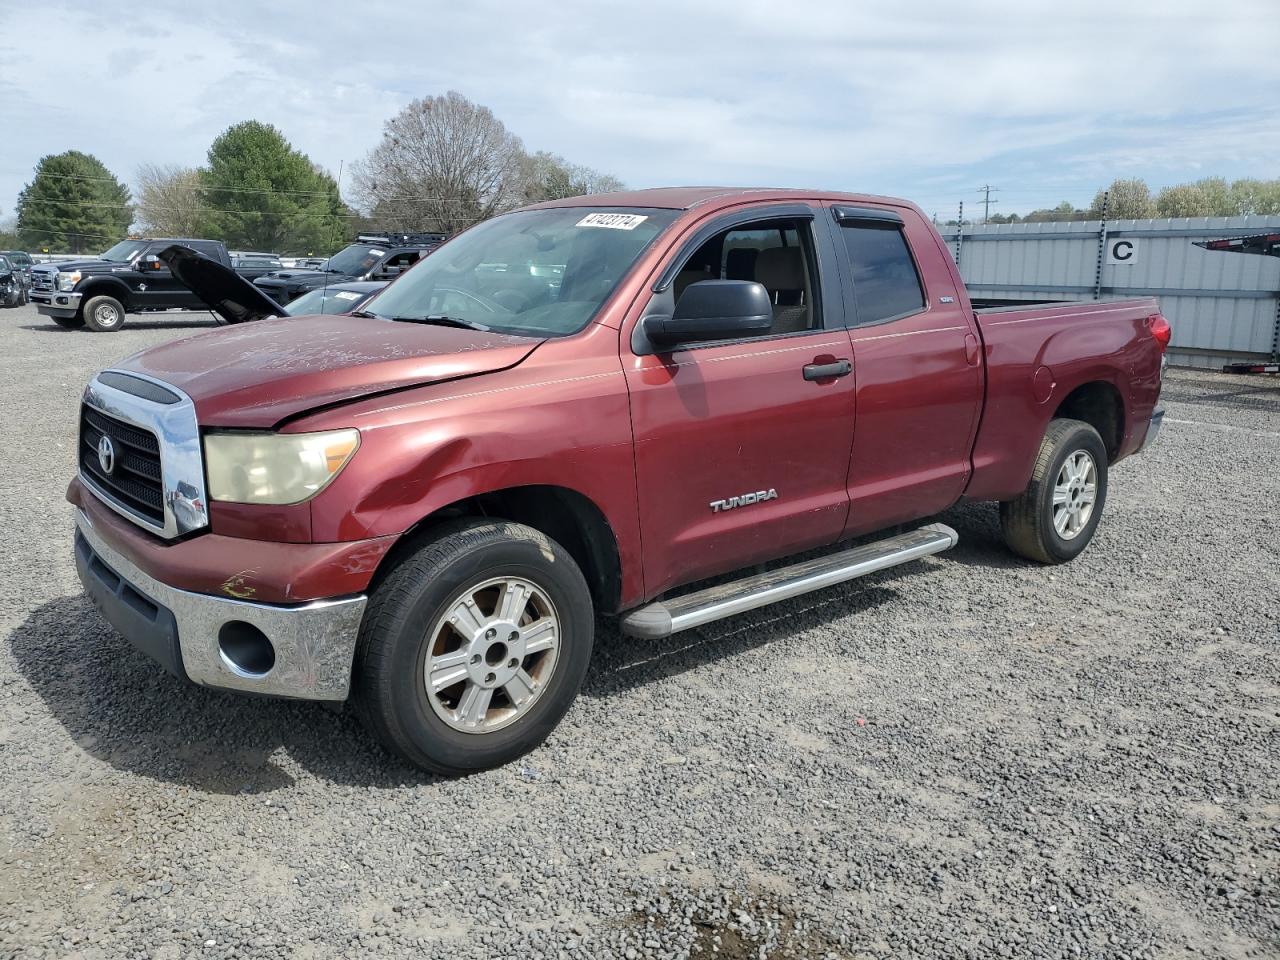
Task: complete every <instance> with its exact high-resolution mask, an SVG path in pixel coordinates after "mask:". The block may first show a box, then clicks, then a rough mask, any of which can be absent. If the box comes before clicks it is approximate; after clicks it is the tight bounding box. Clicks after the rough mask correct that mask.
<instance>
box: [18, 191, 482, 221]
mask: <svg viewBox="0 0 1280 960" xmlns="http://www.w3.org/2000/svg"><path fill="white" fill-rule="evenodd" d="M25 202H26V203H46V204H54V205H65V206H72V207H106V208H108V209H113V210H129V211H130V212H132V213H137V212H139V210H138V208H139V207H141V206H142V204H133V203H105V202H98V201H93V200H56V199H53V198H46V197H29V198H28V199H27V200H26V201H25ZM441 202H444V201H441ZM147 208H148V210H151V211H165V212H167V213H188V214H192V215H201V216H203V215H206V214H218V215H222V214H240V215H243V216H259V215H260V216H269V217H280V218H282V219H286V220H292V219H296V218H299V217H313V218H316V219H326V218H331V219H334V220H364V219H369V218H368V217H366V216H365V214H362V213H329V212H327V211H324V210H294V211H290V212H287V211H281V210H223V209H221V208H220V207H182V206H173V205H170V204H163V205H161V204H148V205H147ZM430 216H431V218H432V219H435V220H449V221H450V222H453V223H471V222H473V221H475V219H476V218H475V217H447V216H441V215H439V214H436V213H432V214H431V215H430Z"/></svg>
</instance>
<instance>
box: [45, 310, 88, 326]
mask: <svg viewBox="0 0 1280 960" xmlns="http://www.w3.org/2000/svg"><path fill="white" fill-rule="evenodd" d="M49 319H50V320H52V321H53V322H54V323H56V324H57V325H58V326H60V327H61V328H62V329H63V330H79V329H80V328H81V327H83V326H84V314H82V313H77V314H76V315H75V316H74V317H50V318H49Z"/></svg>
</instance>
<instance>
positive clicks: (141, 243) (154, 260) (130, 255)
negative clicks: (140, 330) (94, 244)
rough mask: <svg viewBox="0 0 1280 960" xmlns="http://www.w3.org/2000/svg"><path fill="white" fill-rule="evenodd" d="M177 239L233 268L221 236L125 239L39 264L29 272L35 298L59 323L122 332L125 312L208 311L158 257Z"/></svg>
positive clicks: (70, 327)
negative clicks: (92, 252)
mask: <svg viewBox="0 0 1280 960" xmlns="http://www.w3.org/2000/svg"><path fill="white" fill-rule="evenodd" d="M175 243H178V244H182V245H183V246H185V247H190V248H191V249H192V250H195V251H197V252H198V253H202V254H204V255H205V256H206V257H209V258H210V259H212V260H216V261H218V262H219V263H221V264H223V265H224V266H226V267H230V266H231V257H230V256H229V255H228V254H227V248H226V246H225V245H224V244H223V243H222V242H221V241H220V240H190V239H180V240H174V239H159V238H150V237H148V238H139V239H133V240H121V241H120V242H119V243H117V244H116V245H115V246H114V247H112V248H111V249H110V250H108V251H106V252H105V253H103V254H102V255H100V256H98V257H91V258H88V259H84V260H62V261H57V262H53V263H40V264H36V265H35V267H33V268H32V271H31V302H32V303H34V304H36V309H37V310H38V311H39V312H40V313H41V314H42V315H43V316H46V317H49V318H51V319H52V320H53V322H54V323H56V324H57V325H58V326H60V327H63V328H65V329H68V330H75V329H79V328H80V327H88V328H89V329H90V330H96V331H98V332H100V333H111V332H114V331H116V330H119V329H120V328H121V327H122V326H124V318H125V314H127V313H143V312H146V311H149V310H172V309H175V308H176V309H181V310H205V309H207V307H206V306H205V304H204V303H203V302H202V301H201V300H200V298H199V297H197V296H196V295H195V294H194V293H192V292H191V291H190V290H188V289H187V287H186V286H185V285H184V284H183V283H181V282H180V281H179V280H178V279H177V278H176V277H174V275H173V273H172V272H171V271H170V270H169V267H168V265H167V264H165V262H164V261H163V260H161V259H160V258H159V256H158V254H159V253H160V251H161V250H165V249H167V248H169V247H171V246H173V245H174V244H175Z"/></svg>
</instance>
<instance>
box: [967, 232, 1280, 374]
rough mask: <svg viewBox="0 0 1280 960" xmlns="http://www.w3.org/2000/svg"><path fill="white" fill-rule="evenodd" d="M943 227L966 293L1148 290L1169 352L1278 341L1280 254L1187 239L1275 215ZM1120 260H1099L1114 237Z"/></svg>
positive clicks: (1211, 356) (1249, 347)
mask: <svg viewBox="0 0 1280 960" xmlns="http://www.w3.org/2000/svg"><path fill="white" fill-rule="evenodd" d="M1105 226H1106V234H1105V237H1106V242H1105V244H1104V242H1103V233H1102V228H1103V224H1102V223H1101V222H1099V221H1097V220H1086V221H1080V222H1072V223H1003V224H988V225H985V226H967V227H965V229H964V234H963V236H960V235H958V234H957V233H956V232H955V228H954V227H943V228H942V230H943V237H944V238H945V239H946V240H947V242H948V243H949V244H950V246H951V252H952V255H953V256H956V255H957V252H958V263H959V264H960V273H961V276H963V277H964V279H965V282H966V284H968V286H969V288H970V290H971V291H972V292H973V293H974V295H975V296H981V297H991V298H1002V299H1003V298H1007V299H1036V298H1039V297H1055V298H1061V299H1064V300H1091V299H1093V298H1094V296H1095V293H1096V294H1098V295H1100V296H1104V297H1107V296H1145V295H1151V296H1157V297H1159V298H1160V303H1161V308H1162V310H1163V311H1164V314H1165V316H1167V317H1168V318H1169V322H1170V323H1171V324H1173V331H1174V333H1173V344H1172V349H1171V352H1170V359H1171V360H1173V361H1174V362H1176V363H1183V364H1190V365H1194V366H1206V367H1216V366H1220V365H1222V364H1223V363H1228V362H1231V361H1237V360H1252V359H1258V358H1263V357H1273V356H1275V355H1276V353H1277V351H1280V257H1264V256H1257V255H1254V254H1242V253H1228V252H1225V251H1219V250H1205V249H1203V248H1201V247H1197V246H1195V241H1197V240H1216V239H1222V238H1226V237H1239V236H1247V235H1251V234H1259V233H1272V232H1280V217H1276V216H1265V217H1264V216H1247V217H1198V218H1192V219H1178V220H1112V221H1108V222H1107V224H1106V225H1105ZM1120 241H1129V242H1130V243H1131V244H1133V246H1130V247H1128V248H1124V247H1122V248H1121V249H1120V251H1119V253H1120V254H1121V256H1122V257H1123V256H1125V255H1127V256H1128V259H1127V260H1122V261H1120V262H1107V261H1108V257H1107V255H1106V254H1107V251H1108V250H1110V249H1112V248H1113V247H1114V245H1115V244H1116V243H1117V242H1120Z"/></svg>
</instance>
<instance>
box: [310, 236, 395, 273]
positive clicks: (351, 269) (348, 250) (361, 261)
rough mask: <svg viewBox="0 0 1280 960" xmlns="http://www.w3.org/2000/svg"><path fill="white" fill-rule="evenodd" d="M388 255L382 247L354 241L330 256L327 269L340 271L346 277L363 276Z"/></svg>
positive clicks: (334, 271) (333, 271)
mask: <svg viewBox="0 0 1280 960" xmlns="http://www.w3.org/2000/svg"><path fill="white" fill-rule="evenodd" d="M386 255H387V251H385V250H383V249H382V248H381V247H369V246H365V245H364V244H362V243H353V244H351V246H349V247H343V248H342V249H341V250H339V251H338V252H337V253H335V254H334V255H333V256H332V257H330V258H329V262H328V263H326V264H325V269H326V270H328V271H330V272H331V273H340V274H342V275H343V276H344V277H362V276H364V275H365V274H366V273H368V272H369V271H370V270H372V269H373V268H374V267H375V266H377V265H378V261H379V260H381V259H382V258H383V257H385V256H386Z"/></svg>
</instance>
